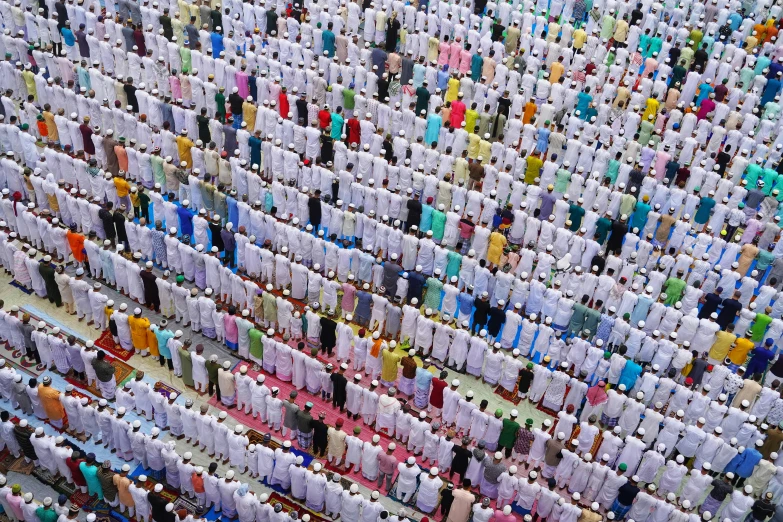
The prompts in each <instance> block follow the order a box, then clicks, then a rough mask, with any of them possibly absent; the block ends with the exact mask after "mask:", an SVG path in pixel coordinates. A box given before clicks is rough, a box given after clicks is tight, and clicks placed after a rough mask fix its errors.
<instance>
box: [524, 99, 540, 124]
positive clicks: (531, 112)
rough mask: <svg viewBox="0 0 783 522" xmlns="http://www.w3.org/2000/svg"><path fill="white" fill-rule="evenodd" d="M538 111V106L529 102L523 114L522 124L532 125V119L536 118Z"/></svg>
mask: <svg viewBox="0 0 783 522" xmlns="http://www.w3.org/2000/svg"><path fill="white" fill-rule="evenodd" d="M537 110H538V106H537V105H536V104H535V103H533V102H532V101H529V102H527V103H526V104H525V110H524V111H523V112H522V123H524V124H528V123H530V119H531V118H532V117H533V116H535V114H536V111H537Z"/></svg>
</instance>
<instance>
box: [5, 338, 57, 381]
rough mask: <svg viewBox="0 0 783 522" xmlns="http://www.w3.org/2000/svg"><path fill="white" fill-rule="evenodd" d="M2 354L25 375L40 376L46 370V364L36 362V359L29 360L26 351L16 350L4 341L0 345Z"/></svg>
mask: <svg viewBox="0 0 783 522" xmlns="http://www.w3.org/2000/svg"><path fill="white" fill-rule="evenodd" d="M0 356H2V357H3V358H5V360H6V362H8V364H10V365H11V366H13V367H14V368H15V369H16V370H19V371H20V372H22V374H23V375H25V374H27V375H31V376H33V377H36V378H38V377H40V376H41V375H43V373H44V372H45V371H46V366H44V365H43V364H36V362H35V361H34V360H33V361H31V360H29V359H28V358H27V357H25V352H23V351H22V350H14V349H12V348H11V347H10V346H9V345H8V344H6V343H2V346H0Z"/></svg>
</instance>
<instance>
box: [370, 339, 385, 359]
mask: <svg viewBox="0 0 783 522" xmlns="http://www.w3.org/2000/svg"><path fill="white" fill-rule="evenodd" d="M381 345H383V341H381V340H380V339H376V340H375V342H373V343H372V349H371V350H370V355H372V356H373V357H376V358H377V357H378V354H380V353H381Z"/></svg>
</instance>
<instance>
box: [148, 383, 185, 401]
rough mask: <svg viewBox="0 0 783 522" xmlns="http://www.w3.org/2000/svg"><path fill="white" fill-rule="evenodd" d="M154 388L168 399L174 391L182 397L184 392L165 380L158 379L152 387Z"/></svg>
mask: <svg viewBox="0 0 783 522" xmlns="http://www.w3.org/2000/svg"><path fill="white" fill-rule="evenodd" d="M152 389H153V390H154V391H156V392H158V393H162V394H163V396H164V397H166V398H167V399H168V398H169V397H171V394H172V393H176V394H177V396H179V397H181V396H182V392H181V391H180V390H178V389H176V388H174V387H173V386H169V385H168V384H166V383H165V382H161V381H158V382H156V383H155V385H154V386H153V387H152Z"/></svg>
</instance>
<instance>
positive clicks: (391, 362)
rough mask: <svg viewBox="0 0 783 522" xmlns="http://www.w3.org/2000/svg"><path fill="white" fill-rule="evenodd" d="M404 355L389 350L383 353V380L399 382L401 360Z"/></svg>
mask: <svg viewBox="0 0 783 522" xmlns="http://www.w3.org/2000/svg"><path fill="white" fill-rule="evenodd" d="M402 355H403V354H397V353H394V352H391V351H389V350H384V351H383V353H381V359H382V360H383V365H382V366H381V380H383V381H386V382H395V381H396V380H397V370H398V365H399V362H400V359H402Z"/></svg>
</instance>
